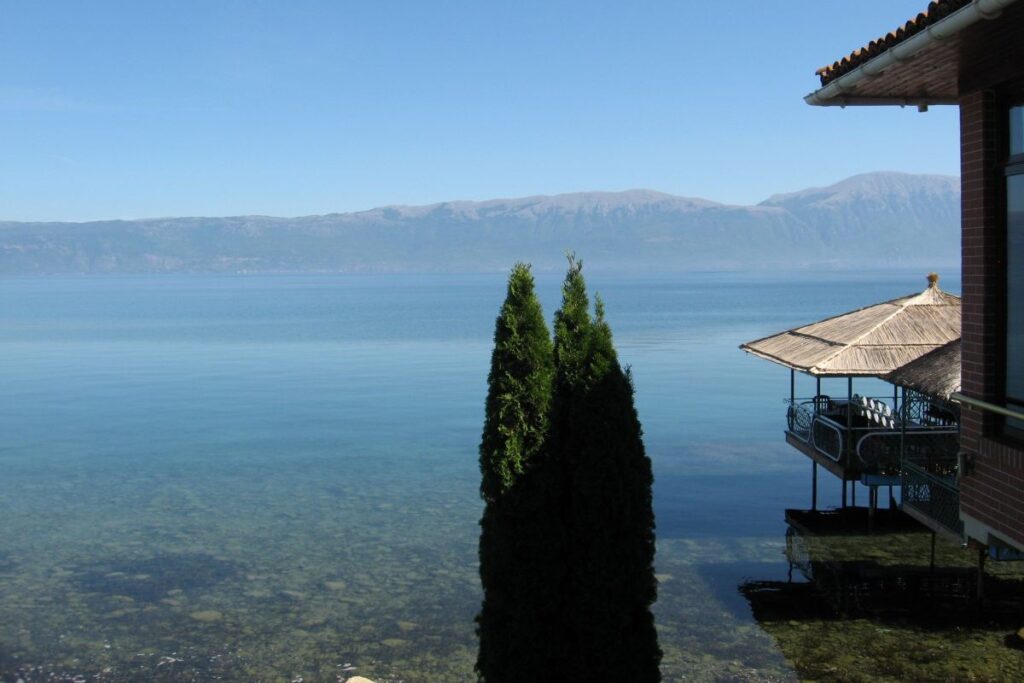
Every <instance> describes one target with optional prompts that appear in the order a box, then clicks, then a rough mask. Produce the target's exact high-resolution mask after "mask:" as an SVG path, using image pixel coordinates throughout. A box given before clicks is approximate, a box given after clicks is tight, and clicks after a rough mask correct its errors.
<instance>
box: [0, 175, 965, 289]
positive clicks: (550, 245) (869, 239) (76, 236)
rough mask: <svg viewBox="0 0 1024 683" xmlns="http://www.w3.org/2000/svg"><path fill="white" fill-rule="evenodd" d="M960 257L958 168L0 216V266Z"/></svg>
mask: <svg viewBox="0 0 1024 683" xmlns="http://www.w3.org/2000/svg"><path fill="white" fill-rule="evenodd" d="M568 249H572V250H574V251H576V253H577V254H579V255H580V256H581V257H582V258H583V259H584V260H585V262H586V263H587V264H588V267H591V268H595V269H596V268H600V269H604V270H659V271H669V270H740V269H784V268H788V269H833V268H841V269H877V268H884V267H922V268H935V269H938V268H949V267H959V261H960V181H959V179H958V178H955V177H949V176H936V175H909V174H902V173H892V172H884V173H868V174H863V175H857V176H853V177H851V178H847V179H846V180H843V181H841V182H838V183H836V184H834V185H829V186H827V187H818V188H811V189H806V190H801V191H799V192H792V193H788V194H779V195H775V196H772V197H769V198H768V199H766V200H764V201H763V202H761V203H759V204H757V205H754V206H738V205H729V204H720V203H717V202H713V201H709V200H706V199H696V198H688V197H679V196H675V195H671V194H665V193H661V192H654V191H651V190H629V191H626V192H581V193H573V194H561V195H554V196H537V197H524V198H520V199H493V200H489V201H480V202H470V201H452V202H443V203H440V204H431V205H428V206H385V207H380V208H376V209H371V210H368V211H360V212H354V213H335V214H326V215H318V216H302V217H297V218H275V217H269V216H232V217H226V218H154V219H141V220H130V221H122V220H111V221H93V222H88V223H56V222H53V223H43V222H37V223H29V222H2V221H0V274H8V275H13V274H73V273H154V272H215V273H244V272H399V271H442V272H443V271H451V272H454V271H459V272H472V271H490V270H498V269H504V268H508V267H509V266H510V265H511V264H512V263H514V262H515V261H527V262H531V263H533V264H534V267H535V268H537V269H538V270H548V269H552V268H558V269H560V268H562V267H563V265H564V253H565V251H566V250H568Z"/></svg>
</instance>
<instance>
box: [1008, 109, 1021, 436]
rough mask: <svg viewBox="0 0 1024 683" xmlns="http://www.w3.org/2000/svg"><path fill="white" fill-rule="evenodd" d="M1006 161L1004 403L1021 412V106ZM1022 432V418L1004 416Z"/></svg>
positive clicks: (1018, 433)
mask: <svg viewBox="0 0 1024 683" xmlns="http://www.w3.org/2000/svg"><path fill="white" fill-rule="evenodd" d="M1009 123H1010V126H1009V129H1010V149H1009V159H1008V161H1007V164H1006V407H1007V408H1009V409H1010V410H1014V411H1017V412H1024V106H1016V107H1011V108H1010V122H1009ZM1006 431H1007V432H1008V433H1010V434H1012V435H1013V436H1024V420H1018V419H1014V418H1007V419H1006Z"/></svg>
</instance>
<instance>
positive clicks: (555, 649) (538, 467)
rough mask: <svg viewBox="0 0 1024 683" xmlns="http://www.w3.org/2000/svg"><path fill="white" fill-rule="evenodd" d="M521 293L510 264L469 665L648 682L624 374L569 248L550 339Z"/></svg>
mask: <svg viewBox="0 0 1024 683" xmlns="http://www.w3.org/2000/svg"><path fill="white" fill-rule="evenodd" d="M530 301H535V299H534V296H533V280H532V278H530V277H529V271H528V270H527V269H526V268H525V267H523V266H517V267H516V269H514V270H513V274H512V277H511V278H510V279H509V295H508V298H507V300H506V303H505V306H503V308H502V314H501V316H499V318H498V323H497V326H496V329H495V351H494V355H493V356H492V364H491V375H490V377H489V382H488V384H489V388H488V399H487V418H486V420H485V426H484V437H483V441H482V444H481V450H480V463H481V470H482V472H483V483H482V485H481V493H482V495H483V497H484V499H485V501H486V508H485V510H484V516H483V519H482V520H481V527H482V529H481V536H480V576H481V582H482V584H483V587H484V604H483V608H482V610H481V613H480V616H479V617H478V622H479V631H478V632H479V635H480V650H479V655H478V659H477V672H478V674H479V676H480V678H481V679H482V680H485V681H487V682H488V683H502V682H504V681H516V682H518V681H523V680H532V681H619V680H629V681H638V682H639V683H649V682H654V681H659V680H660V672H659V664H660V660H661V651H660V649H659V648H658V642H657V633H656V632H655V630H654V618H653V616H652V613H651V609H650V608H651V604H652V603H653V602H654V599H655V596H656V591H657V589H656V583H655V579H654V566H653V562H654V515H653V512H652V508H651V485H652V482H653V477H652V474H651V463H650V460H649V459H648V458H647V456H646V454H645V453H644V446H643V439H642V433H641V428H640V422H639V419H638V418H637V414H636V409H635V407H634V404H633V385H632V380H631V378H630V375H629V372H628V370H625V371H624V370H623V369H622V368H621V367H620V365H619V362H618V357H617V355H616V353H615V348H614V345H613V343H612V334H611V329H610V328H609V326H608V324H607V322H606V321H605V318H604V306H603V304H602V303H601V301H600V299H598V301H597V304H596V311H595V316H594V318H593V319H592V318H591V315H590V311H589V308H590V305H589V300H588V298H587V293H586V284H585V282H584V280H583V274H582V263H581V262H579V261H578V260H577V259H575V257H573V256H572V255H570V257H569V270H568V273H567V274H566V278H565V282H564V283H563V287H562V307H561V308H560V309H559V311H558V312H557V313H556V314H555V339H554V347H553V349H552V347H551V346H550V345H545V344H544V343H542V342H541V341H540V340H539V339H538V335H537V330H538V328H542V327H543V319H542V317H541V316H540V313H539V305H538V306H536V308H534V305H533V304H532V303H529V302H530ZM524 311H531V312H530V313H529V314H524V313H523V312H524ZM538 319H539V321H540V322H539V324H538V323H537V322H536V321H537V320H538ZM526 321H533V322H531V323H529V324H528V323H527V322H526ZM527 330H529V332H527ZM542 336H544V339H545V341H546V339H547V338H546V331H545V332H544V335H542ZM513 340H518V341H513ZM527 349H532V350H533V351H531V352H527V351H526V350H527ZM552 353H553V357H554V368H553V369H552V366H551V363H550V358H551V355H552ZM545 358H547V359H549V360H548V361H547V362H545V361H544V359H545ZM552 375H553V380H552ZM545 387H546V391H547V393H545V391H544V388H545ZM545 397H546V398H545Z"/></svg>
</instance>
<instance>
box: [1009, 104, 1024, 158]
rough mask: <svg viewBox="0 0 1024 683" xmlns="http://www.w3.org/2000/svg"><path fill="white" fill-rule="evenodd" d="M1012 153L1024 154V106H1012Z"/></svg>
mask: <svg viewBox="0 0 1024 683" xmlns="http://www.w3.org/2000/svg"><path fill="white" fill-rule="evenodd" d="M1010 154H1024V107H1011V108H1010Z"/></svg>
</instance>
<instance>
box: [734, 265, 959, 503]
mask: <svg viewBox="0 0 1024 683" xmlns="http://www.w3.org/2000/svg"><path fill="white" fill-rule="evenodd" d="M938 280H939V278H938V275H936V274H934V273H932V274H930V275H929V276H928V287H927V288H925V290H924V291H923V292H920V293H919V294H911V295H908V296H904V297H900V298H898V299H893V300H891V301H885V302H882V303H879V304H875V305H873V306H867V307H865V308H860V309H857V310H855V311H850V312H848V313H844V314H842V315H837V316H834V317H831V318H827V319H825V320H821V321H818V322H815V323H811V324H809V325H803V326H801V327H797V328H794V329H791V330H786V331H785V332H780V333H778V334H773V335H771V336H768V337H764V338H762V339H756V340H754V341H750V342H747V343H745V344H742V345H741V346H740V348H741V349H743V350H744V351H746V352H748V353H751V354H753V355H755V356H759V357H761V358H765V359H766V360H770V361H772V362H774V363H778V364H779V365H782V366H784V367H787V368H789V371H790V383H789V386H790V396H789V400H788V407H787V410H786V441H787V443H789V444H790V445H791V446H793V447H794V448H796V449H797V450H798V451H800V452H801V453H803V454H804V455H806V456H807V457H808V458H810V459H811V461H812V463H813V465H812V475H811V476H812V478H811V481H812V494H811V508H812V510H813V509H816V508H817V489H818V467H819V466H820V467H823V468H824V469H825V470H826V471H828V472H830V473H832V474H833V475H835V476H836V477H838V478H839V479H840V480H841V481H842V482H843V507H846V502H847V490H848V489H849V491H850V493H851V494H854V492H855V491H856V488H855V487H854V484H855V483H856V482H860V483H862V484H864V485H865V486H867V487H868V490H869V500H868V507H869V510H870V511H872V512H873V511H874V510H875V508H876V507H877V502H878V497H877V493H878V487H879V486H895V485H898V484H900V483H902V474H903V470H902V462H903V460H904V459H906V458H909V457H910V456H913V457H914V459H915V460H916V461H919V462H920V463H921V464H922V466H924V467H925V469H926V471H927V470H929V469H934V468H933V467H931V465H932V464H938V463H941V470H939V471H942V472H943V473H945V472H946V471H948V470H953V469H955V464H956V453H957V445H958V420H957V416H956V413H955V412H954V411H950V410H948V409H947V408H945V407H943V406H942V405H941V404H940V403H938V398H939V397H934V398H936V401H932V400H930V399H931V398H933V397H931V396H930V395H928V394H927V393H924V392H920V391H918V392H915V391H913V390H908V388H904V390H903V393H902V395H901V394H900V390H899V388H898V386H897V385H895V384H894V385H893V386H892V387H891V390H889V389H888V388H887V389H886V391H885V394H884V395H875V396H862V395H860V394H859V393H855V391H854V390H855V388H856V387H855V384H854V381H855V379H858V378H880V377H882V376H883V375H887V374H889V373H891V372H893V371H894V370H898V369H900V368H903V367H906V366H908V364H911V363H914V362H915V361H917V360H918V359H920V358H922V357H924V356H927V355H931V354H932V353H934V352H938V351H940V350H942V349H945V348H947V347H948V346H949V345H950V344H952V343H956V342H957V341H958V340H959V339H960V320H961V314H960V297H957V296H954V295H952V294H948V293H946V292H943V291H942V290H941V289H940V288H939V285H938ZM798 372H799V373H802V374H805V375H809V376H811V377H813V378H814V380H815V391H814V394H813V396H809V397H798V396H797V392H796V374H797V373H798ZM823 379H831V380H835V379H842V380H845V383H844V384H845V387H843V388H844V389H845V391H844V392H842V393H843V395H842V396H835V395H834V392H833V394H826V393H824V392H823V391H822V380H823ZM833 383H834V382H833ZM879 386H882V385H881V383H879V382H877V381H875V382H873V383H870V384H869V388H871V389H876V390H877V388H878V387H879ZM861 391H863V389H861ZM940 415H941V419H940V417H939V416H940ZM854 495H855V494H854ZM854 502H855V501H854Z"/></svg>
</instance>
